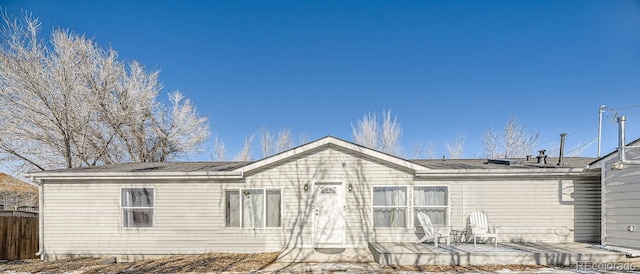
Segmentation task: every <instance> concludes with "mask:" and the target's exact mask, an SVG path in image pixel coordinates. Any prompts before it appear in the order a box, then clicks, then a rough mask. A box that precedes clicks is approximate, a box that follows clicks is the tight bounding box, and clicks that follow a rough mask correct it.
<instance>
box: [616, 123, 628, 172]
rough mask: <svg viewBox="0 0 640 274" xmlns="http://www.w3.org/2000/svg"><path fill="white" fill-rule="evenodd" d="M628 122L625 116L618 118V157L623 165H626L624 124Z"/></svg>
mask: <svg viewBox="0 0 640 274" xmlns="http://www.w3.org/2000/svg"><path fill="white" fill-rule="evenodd" d="M626 121H627V117H625V116H620V117H618V136H619V138H618V157H619V159H618V160H619V161H620V162H621V163H624V161H625V160H626V159H625V156H624V144H625V142H624V123H625V122H626Z"/></svg>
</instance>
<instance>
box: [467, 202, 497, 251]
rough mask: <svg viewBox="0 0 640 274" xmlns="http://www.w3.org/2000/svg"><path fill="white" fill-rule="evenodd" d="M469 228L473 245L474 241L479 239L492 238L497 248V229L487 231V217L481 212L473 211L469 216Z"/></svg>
mask: <svg viewBox="0 0 640 274" xmlns="http://www.w3.org/2000/svg"><path fill="white" fill-rule="evenodd" d="M469 227H470V228H471V237H473V245H474V246H475V245H476V239H477V238H481V237H486V238H489V239H491V238H494V239H495V241H494V243H495V246H496V247H498V229H497V228H496V227H494V228H493V231H490V230H489V223H488V222H487V215H486V214H484V212H482V211H474V212H472V213H471V214H470V215H469Z"/></svg>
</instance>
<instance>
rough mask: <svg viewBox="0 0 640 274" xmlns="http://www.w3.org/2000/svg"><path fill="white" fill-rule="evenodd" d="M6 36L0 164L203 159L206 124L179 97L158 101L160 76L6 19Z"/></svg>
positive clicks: (32, 24) (0, 55) (33, 24)
mask: <svg viewBox="0 0 640 274" xmlns="http://www.w3.org/2000/svg"><path fill="white" fill-rule="evenodd" d="M2 19H3V21H4V24H3V26H2V27H1V28H0V35H1V36H2V38H3V40H2V43H0V121H2V122H3V127H2V128H0V159H2V160H3V161H4V162H5V163H7V162H12V163H14V164H12V165H13V166H22V165H21V164H19V163H24V164H27V165H28V166H31V169H33V168H36V169H40V170H48V169H54V168H63V167H66V168H71V167H78V166H88V165H97V164H110V163H116V162H129V161H134V162H149V161H167V160H173V159H176V158H180V157H185V156H187V155H190V154H193V153H197V152H199V151H200V150H201V144H202V143H203V142H204V140H205V139H206V138H207V136H208V125H207V119H206V118H203V117H200V116H199V115H198V114H197V112H196V110H195V107H194V106H193V104H192V103H191V102H190V101H189V100H188V99H185V98H184V96H183V95H182V94H181V93H180V92H173V93H170V94H169V101H170V106H166V105H164V104H162V103H160V102H159V101H158V99H157V97H158V94H159V93H160V90H161V89H162V85H161V84H160V82H159V80H158V72H147V71H145V69H144V67H143V66H142V65H140V64H139V63H137V62H131V63H129V64H125V63H124V62H122V61H120V60H118V56H117V53H116V52H115V51H113V50H104V49H102V48H101V47H99V46H98V45H97V44H96V43H95V42H94V41H93V40H91V39H88V38H86V37H84V36H80V35H76V34H73V33H71V32H69V31H65V30H60V29H56V30H54V31H53V32H52V34H51V36H50V40H48V41H45V40H43V39H40V38H39V37H38V36H37V34H38V29H39V26H40V22H39V21H38V19H36V18H32V17H30V16H25V17H24V18H22V19H21V20H18V19H16V18H13V17H11V16H9V15H8V14H6V13H3V14H2Z"/></svg>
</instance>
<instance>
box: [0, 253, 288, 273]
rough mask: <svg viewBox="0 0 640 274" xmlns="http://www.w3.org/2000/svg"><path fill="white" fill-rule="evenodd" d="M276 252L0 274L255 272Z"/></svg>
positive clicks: (23, 265) (36, 267)
mask: <svg viewBox="0 0 640 274" xmlns="http://www.w3.org/2000/svg"><path fill="white" fill-rule="evenodd" d="M278 254H279V253H278V252H272V253H258V254H232V253H208V254H203V255H178V256H167V257H164V258H161V259H146V260H139V261H135V262H131V263H103V260H104V258H74V259H65V260H58V261H54V262H43V261H41V260H37V259H34V260H24V261H10V262H4V263H0V272H6V271H12V272H14V271H15V272H31V273H38V272H46V273H66V272H71V271H73V272H81V273H176V272H222V271H231V272H235V271H252V270H259V269H262V268H264V267H265V266H267V265H269V264H271V263H272V262H273V261H274V260H275V259H276V258H277V256H278Z"/></svg>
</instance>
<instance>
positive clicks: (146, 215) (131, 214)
mask: <svg viewBox="0 0 640 274" xmlns="http://www.w3.org/2000/svg"><path fill="white" fill-rule="evenodd" d="M154 192H155V191H154V189H153V188H123V189H122V190H121V195H122V198H121V207H122V227H153V213H154V204H155V202H154V199H155V195H154V194H155V193H154Z"/></svg>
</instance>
